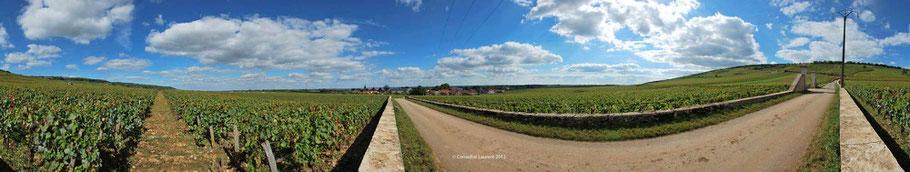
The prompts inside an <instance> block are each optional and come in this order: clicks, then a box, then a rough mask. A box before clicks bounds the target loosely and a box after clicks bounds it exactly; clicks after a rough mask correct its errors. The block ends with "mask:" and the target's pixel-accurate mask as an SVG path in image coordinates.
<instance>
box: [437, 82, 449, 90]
mask: <svg viewBox="0 0 910 172" xmlns="http://www.w3.org/2000/svg"><path fill="white" fill-rule="evenodd" d="M449 88H452V86H449V83H443V84H442V85H439V89H449Z"/></svg>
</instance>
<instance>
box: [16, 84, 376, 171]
mask: <svg viewBox="0 0 910 172" xmlns="http://www.w3.org/2000/svg"><path fill="white" fill-rule="evenodd" d="M122 85H123V84H113V83H102V82H98V81H85V80H55V79H46V78H41V77H28V76H21V75H15V74H11V73H6V72H2V71H0V94H2V95H3V96H2V98H0V133H2V135H0V147H2V149H0V160H2V161H3V162H2V163H3V164H6V165H8V166H9V167H10V168H13V170H18V171H66V170H71V169H72V170H75V171H97V170H102V171H108V170H118V171H119V170H128V169H129V168H130V166H131V165H130V162H129V160H128V159H129V157H131V156H136V155H135V151H136V149H137V144H138V143H137V142H138V140H140V137H143V132H144V129H143V126H144V125H148V124H147V123H145V122H146V121H145V119H146V118H148V116H149V114H150V112H149V111H150V107H151V106H152V103H153V102H154V100H155V95H156V94H157V93H158V92H162V93H164V95H165V96H164V97H166V98H167V99H168V100H169V101H170V102H169V104H170V105H171V109H170V110H171V111H173V112H174V114H177V115H178V116H179V118H180V119H181V120H180V121H182V123H180V125H186V126H187V127H186V128H187V129H188V131H187V132H188V133H186V134H189V135H190V136H192V138H193V140H195V144H196V146H198V147H204V146H210V145H212V144H211V142H210V138H215V145H216V146H217V147H219V148H224V150H225V152H227V153H228V154H229V155H230V158H231V163H232V165H234V166H235V167H239V168H243V169H246V170H249V171H258V170H263V169H268V165H267V164H266V162H267V160H266V158H265V157H266V156H265V152H264V151H263V147H262V143H265V142H266V141H268V142H269V143H270V147H271V148H272V150H273V152H274V154H275V157H276V159H278V166H279V168H280V169H281V170H283V171H307V170H316V171H328V170H331V169H332V168H333V167H334V166H335V165H336V164H335V163H336V162H337V161H338V160H339V159H340V158H341V156H342V155H343V154H344V153H345V151H346V149H347V148H348V147H349V146H351V144H352V142H353V141H354V139H355V138H356V137H357V136H358V135H359V134H360V131H361V130H363V129H364V128H365V126H366V124H367V123H369V122H370V120H371V117H373V116H374V115H375V114H376V113H377V112H379V111H380V110H381V108H382V107H383V106H382V105H383V104H384V102H385V100H386V99H385V98H386V97H385V96H363V95H340V94H301V93H258V92H197V91H180V90H155V89H143V88H128V87H124V86H122ZM142 87H145V86H142ZM233 125H236V126H237V129H238V130H239V131H240V135H239V143H240V146H239V147H237V148H239V150H238V151H233V145H232V144H231V143H232V142H233V135H232V130H233ZM209 127H211V128H212V129H213V135H209ZM204 161H205V160H204ZM0 170H2V168H0Z"/></svg>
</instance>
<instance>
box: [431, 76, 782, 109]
mask: <svg viewBox="0 0 910 172" xmlns="http://www.w3.org/2000/svg"><path fill="white" fill-rule="evenodd" d="M794 77H795V74H794V73H786V72H771V71H759V70H754V69H750V68H733V69H723V70H716V71H711V72H706V73H702V74H697V75H691V76H687V77H683V78H677V79H672V80H666V81H660V82H653V83H647V84H641V85H631V86H600V87H557V88H536V89H522V90H515V91H508V92H507V93H504V94H490V95H478V96H418V98H421V99H425V100H430V101H436V102H442V103H450V104H458V105H465V106H473V107H480V108H488V109H498V110H504V111H514V112H530V113H580V114H599V113H620V112H639V111H651V110H666V109H674V108H679V107H685V106H693V105H701V104H708V103H714V102H722V101H727V100H734V99H740V98H746V97H752V96H758V95H765V94H770V93H776V92H781V91H785V90H787V89H788V88H789V86H790V83H792V81H793V78H794Z"/></svg>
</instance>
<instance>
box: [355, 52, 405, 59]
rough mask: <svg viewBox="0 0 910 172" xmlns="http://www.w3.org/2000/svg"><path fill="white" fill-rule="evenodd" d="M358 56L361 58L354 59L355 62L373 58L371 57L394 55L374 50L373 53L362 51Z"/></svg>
mask: <svg viewBox="0 0 910 172" xmlns="http://www.w3.org/2000/svg"><path fill="white" fill-rule="evenodd" d="M360 54H361V55H362V56H358V57H355V58H354V59H355V60H363V59H367V58H370V57H373V56H379V55H394V54H395V52H390V51H375V50H374V51H363V52H360Z"/></svg>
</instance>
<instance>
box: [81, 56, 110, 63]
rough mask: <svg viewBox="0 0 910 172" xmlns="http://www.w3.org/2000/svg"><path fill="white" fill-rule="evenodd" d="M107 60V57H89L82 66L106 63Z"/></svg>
mask: <svg viewBox="0 0 910 172" xmlns="http://www.w3.org/2000/svg"><path fill="white" fill-rule="evenodd" d="M106 59H107V57H95V56H88V57H85V58H84V59H82V64H86V65H95V64H98V63H101V62H102V61H104V60H106Z"/></svg>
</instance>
